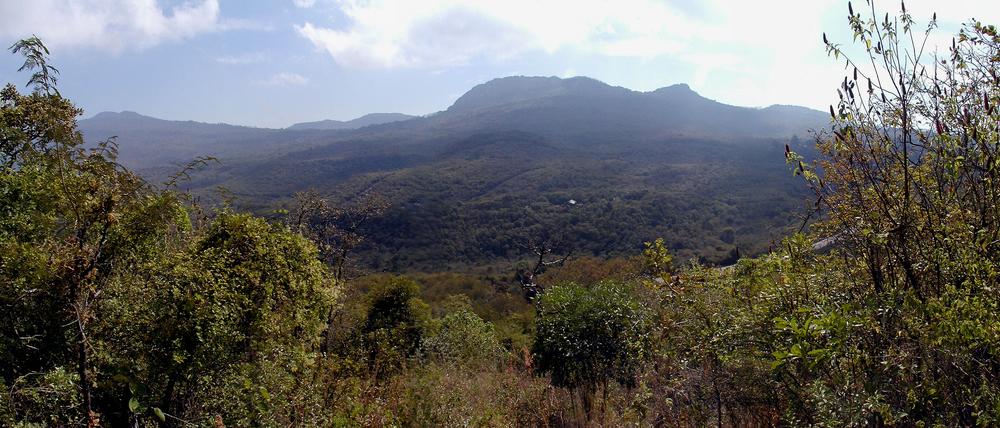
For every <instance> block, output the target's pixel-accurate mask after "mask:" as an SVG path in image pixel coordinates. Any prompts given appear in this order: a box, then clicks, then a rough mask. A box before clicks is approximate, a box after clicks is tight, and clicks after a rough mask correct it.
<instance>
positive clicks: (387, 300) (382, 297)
mask: <svg viewBox="0 0 1000 428" xmlns="http://www.w3.org/2000/svg"><path fill="white" fill-rule="evenodd" d="M419 296H420V286H419V285H418V284H417V283H416V282H414V281H413V280H411V279H409V278H405V277H401V276H397V277H391V278H388V279H387V280H386V281H384V282H380V283H378V284H376V285H375V286H374V288H373V289H372V290H371V291H370V292H369V293H368V295H367V311H366V312H367V315H366V316H365V320H364V322H363V323H362V325H361V328H360V331H359V333H360V334H361V340H362V343H363V348H364V353H365V355H364V358H365V360H366V361H367V362H368V365H369V369H370V370H371V371H372V372H373V373H374V374H375V375H376V376H377V377H382V376H387V375H390V374H392V373H395V372H396V371H397V370H399V369H400V368H402V367H403V366H404V365H405V364H406V360H407V359H408V358H409V357H411V356H413V355H414V354H416V352H417V351H418V350H419V349H420V344H421V341H422V339H423V335H424V332H425V330H426V328H427V323H428V322H429V320H430V307H429V306H428V305H427V304H426V303H424V301H423V300H421V299H420V297H419Z"/></svg>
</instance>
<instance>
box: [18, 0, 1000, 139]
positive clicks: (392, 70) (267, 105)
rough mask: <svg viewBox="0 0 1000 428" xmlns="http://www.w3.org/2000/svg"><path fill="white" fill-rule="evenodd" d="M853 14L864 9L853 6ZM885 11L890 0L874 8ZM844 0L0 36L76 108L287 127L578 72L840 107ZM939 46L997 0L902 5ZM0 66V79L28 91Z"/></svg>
mask: <svg viewBox="0 0 1000 428" xmlns="http://www.w3.org/2000/svg"><path fill="white" fill-rule="evenodd" d="M855 3H857V4H856V5H855V6H856V7H860V6H864V4H865V3H864V0H858V1H855ZM876 6H877V7H878V8H879V9H880V10H885V11H888V12H895V11H896V10H897V9H898V8H899V3H897V2H888V1H883V2H877V3H876ZM846 8H847V3H846V2H845V1H839V0H776V1H753V2H751V1H737V0H732V1H730V0H708V1H697V0H615V1H607V0H572V1H570V0H551V1H550V0H530V1H529V0H504V1H459V0H402V1H390V0H385V1H380V0H268V1H264V0H190V1H168V0H159V1H157V0H131V1H126V0H77V1H70V0H31V1H22V0H0V43H2V44H3V45H4V46H10V44H11V43H13V42H14V41H16V40H17V39H19V38H22V37H25V36H28V35H30V34H37V35H38V36H39V37H41V38H42V40H43V41H45V42H46V43H47V44H48V45H49V47H50V48H51V49H52V61H53V63H54V64H55V65H56V66H57V67H59V69H60V70H61V71H62V78H61V81H60V88H61V91H62V92H63V94H64V95H66V96H68V97H70V98H71V99H73V100H74V101H75V102H76V103H77V104H78V105H79V106H80V107H82V108H84V110H85V114H84V116H85V117H88V116H91V115H93V114H96V113H98V112H101V111H107V110H110V111H120V110H132V111H137V112H140V113H143V114H147V115H151V116H155V117H161V118H166V119H182V120H188V119H190V120H198V121H206V122H226V123H233V124H241V125H251V126H266V127H284V126H287V125H290V124H292V123H295V122H302V121H311V120H320V119H342V120H343V119H351V118H354V117H357V116H360V115H362V114H365V113H370V112H401V113H409V114H427V113H432V112H434V111H438V110H442V109H444V108H447V107H448V105H450V104H451V103H452V102H453V101H454V100H455V99H456V98H457V97H458V96H460V95H461V94H462V93H464V92H465V91H467V90H468V89H470V88H471V87H473V86H474V85H476V84H478V83H482V82H485V81H487V80H489V79H492V78H495V77H502V76H509V75H543V76H577V75H580V76H589V77H594V78H596V79H599V80H602V81H605V82H607V83H610V84H613V85H620V86H624V87H626V88H630V89H635V90H642V91H648V90H653V89H656V88H659V87H662V86H667V85H671V84H675V83H688V84H690V85H691V87H692V88H693V89H694V90H696V91H698V92H699V93H701V94H702V95H704V96H707V97H709V98H712V99H716V100H719V101H723V102H726V103H730V104H736V105H744V106H767V105H771V104H797V105H805V106H809V107H814V108H818V109H825V108H826V106H827V105H828V104H830V103H831V102H833V101H835V97H836V95H835V92H834V90H835V88H836V87H837V84H838V82H839V80H840V77H841V75H842V74H841V73H842V70H841V66H840V65H838V63H837V62H835V61H833V60H832V59H830V58H828V57H827V56H826V54H825V52H824V50H823V46H822V44H821V43H820V39H821V37H820V35H821V33H822V32H824V31H825V32H827V33H828V34H829V35H830V37H831V38H832V39H834V40H838V41H841V42H845V43H847V42H849V41H850V35H849V34H847V30H846V27H845V21H846ZM907 8H908V10H909V11H911V12H912V13H913V14H914V16H915V18H917V19H918V21H925V20H926V18H929V17H930V15H931V13H932V12H936V13H937V14H938V18H939V21H940V23H941V29H940V30H939V31H938V32H937V33H936V34H937V36H936V37H935V39H934V41H935V42H939V43H948V42H949V41H950V34H951V33H954V32H955V31H957V28H958V25H959V23H961V22H964V21H966V20H968V19H969V18H972V17H977V18H979V19H980V20H983V21H985V22H987V23H994V24H1000V2H997V1H995V0H990V1H949V2H947V3H944V4H940V2H935V1H931V0H920V1H916V0H914V1H910V2H907ZM18 66H19V60H18V58H16V57H13V56H11V55H0V81H2V82H14V83H18V84H23V82H24V81H25V80H26V76H24V75H19V74H17V73H16V72H15V71H16V69H17V67H18Z"/></svg>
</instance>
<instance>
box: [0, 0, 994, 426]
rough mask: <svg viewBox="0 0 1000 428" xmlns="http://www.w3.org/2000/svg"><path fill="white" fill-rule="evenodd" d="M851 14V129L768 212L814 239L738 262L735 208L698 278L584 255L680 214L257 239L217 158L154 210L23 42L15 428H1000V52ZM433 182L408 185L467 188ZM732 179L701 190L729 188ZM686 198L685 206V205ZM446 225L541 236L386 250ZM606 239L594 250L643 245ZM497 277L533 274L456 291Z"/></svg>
mask: <svg viewBox="0 0 1000 428" xmlns="http://www.w3.org/2000/svg"><path fill="white" fill-rule="evenodd" d="M846 12H848V13H847V17H846V18H847V19H846V23H847V25H848V26H849V28H850V29H851V30H852V35H853V41H852V42H851V43H849V44H844V45H842V44H838V41H836V40H832V39H828V37H827V36H826V34H823V35H822V42H823V45H822V46H823V47H825V49H826V52H827V53H828V54H829V55H830V56H831V58H833V59H834V60H835V61H836V63H837V65H836V66H840V65H841V64H843V65H845V68H844V70H845V76H844V78H843V81H842V82H841V84H840V87H839V88H838V90H837V93H838V94H839V99H837V100H835V101H836V102H835V103H834V104H833V105H831V106H830V111H829V124H828V125H826V126H825V127H824V128H822V129H818V130H816V132H815V133H814V134H813V135H812V138H813V140H814V143H815V147H803V145H804V143H803V144H789V145H785V146H784V148H783V151H784V155H783V156H784V162H785V164H786V166H787V168H786V170H785V174H786V175H787V176H790V177H794V179H795V180H796V183H797V185H798V186H800V193H799V195H801V196H802V197H803V198H806V199H807V201H808V203H807V206H808V207H809V210H810V211H809V213H808V214H807V215H806V216H805V221H804V222H802V223H801V227H799V226H800V224H799V219H798V218H797V217H796V215H794V214H791V213H773V214H772V213H769V211H768V210H769V209H771V208H773V206H770V207H769V206H755V207H756V209H758V210H760V211H762V212H763V213H762V214H759V215H760V216H762V217H769V216H778V217H779V218H780V219H782V221H783V222H784V223H791V224H790V225H787V226H786V228H785V229H783V231H784V232H785V236H784V237H783V238H782V239H780V240H779V241H776V242H774V243H767V242H764V240H765V239H767V238H765V237H764V236H763V234H762V235H761V236H757V237H753V235H752V234H749V233H748V234H741V233H739V228H740V226H741V225H739V224H733V225H728V229H725V230H724V232H723V233H721V234H720V233H717V232H716V230H717V229H719V228H720V226H726V224H725V223H724V221H722V220H719V219H716V218H708V217H711V216H715V215H720V214H725V211H726V210H727V209H728V210H736V209H737V208H733V207H727V206H724V205H726V204H725V203H723V202H718V203H719V204H720V205H718V206H714V205H711V204H708V205H707V207H706V208H705V211H704V212H703V216H705V217H706V218H703V219H699V218H691V219H679V220H678V221H677V222H676V223H677V224H678V227H681V228H683V229H684V230H685V235H684V239H685V240H697V237H696V233H691V231H692V230H694V231H703V232H704V231H707V230H711V236H706V237H704V239H703V240H702V241H700V242H701V243H699V242H693V243H691V244H690V245H685V246H683V248H684V249H685V252H684V254H677V251H676V250H677V249H678V248H680V247H679V246H678V245H672V244H671V243H672V242H678V241H677V240H676V238H675V237H671V236H669V235H667V234H668V233H669V231H670V227H665V228H662V229H657V230H662V231H664V232H665V236H663V237H662V238H661V239H650V240H648V242H636V243H631V244H616V245H617V246H615V247H614V251H603V250H605V249H600V248H582V249H581V248H579V246H576V247H574V245H573V242H574V241H575V240H577V239H582V238H580V237H579V236H578V235H584V234H588V233H594V232H593V231H592V229H593V226H591V225H589V224H588V219H589V218H592V217H596V216H601V215H604V216H607V217H609V219H608V220H607V221H606V222H605V223H603V224H608V223H607V222H609V221H612V220H615V221H621V225H622V226H621V227H623V228H626V227H630V226H628V224H626V221H625V220H622V218H625V217H628V216H633V217H643V218H647V217H655V216H661V215H664V214H663V213H666V212H667V211H668V210H667V208H666V207H662V206H660V207H658V206H657V204H654V203H650V202H649V199H644V198H645V194H644V193H642V192H641V191H639V190H635V189H628V188H626V189H625V190H626V192H625V193H629V192H631V191H633V190H634V191H635V192H636V193H635V194H634V195H633V196H626V198H625V201H589V200H588V199H587V195H583V196H577V195H568V194H567V195H565V196H564V197H565V198H567V201H562V200H560V201H559V203H560V204H562V205H560V206H565V204H566V203H568V198H579V200H580V202H581V203H586V202H595V204H597V203H600V205H599V206H604V205H605V203H606V204H607V206H608V207H610V208H608V209H604V210H594V211H590V212H588V213H587V214H586V215H585V216H577V217H574V215H572V214H565V213H560V212H546V210H547V209H549V208H545V207H546V205H544V204H539V207H542V208H540V209H538V210H537V211H536V217H535V219H534V220H535V223H534V224H515V223H514V222H516V221H520V220H517V219H511V220H510V222H511V223H509V224H508V223H500V224H482V223H484V222H485V221H486V219H484V218H479V219H477V218H475V216H474V215H471V214H465V213H461V214H456V213H451V214H447V215H434V213H433V212H429V213H425V214H424V215H426V216H427V217H426V221H419V222H416V223H415V224H405V223H401V222H395V223H393V222H392V221H391V218H392V217H391V216H392V215H393V213H394V212H398V211H393V208H392V205H391V202H390V200H387V199H385V198H382V197H380V196H379V195H377V194H371V195H368V194H365V197H364V198H359V199H356V200H354V201H353V202H352V203H350V204H345V203H344V201H343V200H341V199H336V198H331V197H329V196H328V195H325V194H321V193H318V192H314V191H300V192H298V193H297V194H296V195H295V196H294V197H293V198H290V199H287V200H283V201H281V203H280V204H278V205H280V209H276V210H269V211H267V212H266V213H264V214H262V213H261V211H259V210H256V211H255V210H250V209H245V208H241V206H240V205H239V204H237V203H234V201H233V200H232V199H231V198H228V197H227V195H226V194H222V195H220V196H219V197H217V198H211V199H208V198H204V197H202V196H201V195H199V194H195V193H192V192H190V191H188V190H186V187H185V186H187V185H188V184H190V183H192V182H195V181H197V180H199V179H198V178H197V177H198V173H199V172H200V171H202V170H203V169H204V168H206V167H210V166H211V165H212V164H214V163H215V158H213V157H211V156H204V157H197V158H194V159H192V160H191V161H190V162H189V163H188V164H187V165H186V166H185V167H183V168H181V169H179V170H177V171H174V172H172V173H169V174H162V177H161V178H162V182H159V181H154V180H151V179H147V178H144V177H143V176H142V175H140V174H139V173H137V172H136V171H133V170H131V169H129V168H127V167H125V166H123V165H122V164H121V163H120V162H119V159H118V151H119V147H118V142H117V141H115V139H108V140H106V141H103V142H101V143H100V144H88V143H85V142H84V136H83V134H82V133H81V131H80V129H79V128H78V117H79V116H80V115H81V113H82V111H81V110H80V109H79V108H78V107H76V106H75V105H74V103H73V102H72V101H71V100H69V99H66V98H64V97H63V96H62V95H61V94H60V92H59V86H58V78H59V71H58V69H57V68H56V67H55V66H54V64H52V63H51V62H50V59H49V51H48V49H47V48H46V46H45V45H44V44H43V41H42V40H40V39H38V38H36V37H32V38H27V39H24V40H21V41H19V42H17V43H16V44H14V45H13V46H11V47H10V51H11V53H12V54H13V55H16V56H18V57H19V58H23V61H24V62H23V66H22V67H21V70H19V71H21V72H22V74H21V75H23V76H24V77H25V80H26V81H27V86H26V88H27V90H22V89H20V88H19V85H17V84H14V83H8V84H7V85H6V86H5V87H4V88H3V90H2V92H0V332H2V334H0V425H2V426H11V427H35V426H58V427H63V426H66V427H69V426H87V427H98V426H133V427H140V426H141V427H154V426H169V427H188V426H206V427H224V426H232V427H242V426H268V427H270V426H324V427H325V426H555V427H563V426H831V427H832V426H994V425H998V424H1000V317H997V314H998V313H1000V293H998V292H997V287H998V286H1000V204H998V199H1000V111H998V110H1000V107H998V105H1000V33H998V30H997V28H996V27H994V26H993V25H989V24H987V23H983V22H979V21H976V20H972V21H970V22H969V23H967V24H966V25H964V26H963V28H962V30H961V32H960V33H958V34H956V35H954V39H953V40H954V41H953V43H952V44H951V45H950V46H948V47H947V51H946V52H939V53H937V54H932V53H929V52H928V51H925V50H924V48H923V46H924V40H926V39H927V38H928V37H930V35H932V34H934V32H935V31H937V30H936V26H937V23H936V17H931V19H930V20H929V21H927V22H924V21H919V20H918V19H917V18H914V17H912V16H911V15H910V14H909V13H908V12H907V11H906V7H905V4H904V5H903V6H902V7H901V9H900V11H899V12H898V14H895V15H894V16H890V15H889V14H885V15H884V16H883V14H882V13H881V12H880V11H877V10H876V9H875V8H874V6H871V7H869V5H866V7H865V8H863V9H861V8H856V7H855V6H854V5H851V4H850V3H848V7H847V11H846ZM817 38H818V37H817ZM859 52H860V54H861V56H860V57H859V56H858V55H857V53H859ZM852 55H853V56H852ZM800 137H803V138H804V137H805V136H800ZM476 138H478V140H477V141H478V142H481V143H482V146H478V147H479V148H478V150H485V151H489V152H494V151H501V152H502V148H503V147H504V146H503V145H495V144H492V143H495V142H496V141H511V140H517V139H518V138H522V137H520V136H515V137H510V136H504V135H500V136H497V135H490V136H482V135H481V136H479V137H476ZM678 144H679V143H678ZM533 147H535V149H537V147H536V146H533ZM779 147H780V146H779ZM516 148H517V146H515V149H516ZM480 155H481V153H480ZM501 155H502V154H496V155H494V156H501ZM774 155H775V156H776V157H778V158H779V159H780V158H781V156H782V154H781V150H777V151H775V152H774ZM463 156H466V157H465V158H463V159H464V161H465V162H467V165H466V167H468V168H475V165H476V163H475V162H476V159H477V157H476V156H478V155H476V154H475V153H472V154H463ZM719 156H721V157H723V158H726V157H730V158H731V159H735V158H737V157H739V156H738V155H736V154H734V152H729V153H726V152H722V153H720V154H719ZM453 165H463V164H462V163H461V162H458V163H455V164H453ZM743 166H747V165H743ZM434 167H435V164H429V165H425V166H423V167H422V168H425V170H419V169H418V170H416V171H415V172H411V173H413V174H418V175H421V176H422V177H426V180H411V181H399V182H396V183H397V184H398V183H402V182H405V183H425V184H426V185H427V186H431V187H433V186H447V185H449V184H448V182H449V180H450V179H451V178H454V177H460V176H463V171H461V170H459V171H450V172H447V173H446V174H443V175H434V174H432V172H433V171H432V169H433V168H434ZM644 168H645V167H644ZM596 170H598V169H595V170H591V172H592V171H596ZM646 171H647V172H648V173H649V174H655V172H656V171H655V170H654V169H648V170H646ZM723 174H727V171H724V170H719V169H715V170H707V171H698V172H697V174H693V175H685V176H684V177H685V178H691V177H698V179H703V180H708V181H709V182H716V183H725V184H726V185H730V186H735V183H734V182H733V181H731V180H730V181H727V180H721V181H713V180H720V179H719V175H723ZM761 176H762V177H770V175H769V174H761ZM435 177H436V178H437V179H439V180H440V181H439V182H436V181H432V179H433V178H435ZM670 177H671V175H670V174H669V173H665V174H663V175H662V176H660V177H658V179H659V180H661V183H662V185H663V187H664V188H665V190H664V192H669V191H671V190H676V188H675V186H677V188H679V187H680V186H682V185H683V183H680V184H678V183H670ZM584 179H585V180H590V179H592V180H594V181H595V182H597V181H601V180H602V179H603V178H602V177H600V176H596V177H585V178H584ZM390 184H391V183H390ZM625 184H627V183H623V185H625ZM551 185H552V186H554V187H555V188H558V187H559V184H558V183H553V184H551ZM584 187H586V186H584ZM726 190H727V189H720V190H719V193H718V194H710V195H705V196H704V198H706V199H708V200H711V199H713V198H721V197H723V196H721V195H723V194H724V193H726ZM394 191H395V192H398V193H405V192H408V191H413V192H418V193H419V192H420V191H421V189H411V188H407V187H402V186H401V187H397V188H396V189H395V190H394ZM362 193H364V192H362ZM681 195H683V194H681ZM781 195H782V196H781V197H782V198H791V196H789V195H788V194H785V193H781ZM393 200H395V199H393ZM643 201H645V202H643ZM495 202H496V201H495V200H491V199H484V200H479V201H477V202H476V203H477V204H490V203H495ZM612 202H614V203H617V204H620V205H619V206H616V207H612V206H611V205H612ZM673 202H674V203H675V204H684V203H685V201H684V200H683V198H682V197H681V196H677V197H676V199H674V200H673ZM573 203H574V204H575V203H576V199H574V202H573ZM792 205H795V204H794V203H791V202H789V201H788V200H787V199H783V200H782V201H780V202H776V203H775V206H779V207H781V208H788V207H790V206H792ZM734 206H736V205H734ZM501 208H502V207H501ZM501 211H502V210H501ZM386 218H389V219H390V220H386ZM431 219H435V221H460V222H463V225H461V227H457V228H456V229H454V230H457V231H462V230H466V231H475V233H478V234H480V235H484V236H486V235H496V234H502V233H505V232H509V231H510V230H512V229H516V230H517V232H518V233H524V234H525V235H524V236H521V235H517V236H514V235H512V237H511V238H510V239H509V240H506V241H504V240H500V241H499V242H501V243H500V244H497V245H499V246H498V247H497V248H488V247H483V246H478V247H475V248H474V249H469V248H459V247H457V245H458V244H454V243H453V242H444V243H439V244H440V245H442V248H443V249H442V248H437V249H433V250H427V251H425V252H422V253H420V254H415V255H410V256H405V255H404V256H398V255H397V254H388V253H390V252H391V251H392V249H390V248H386V247H379V246H377V245H376V246H369V247H365V245H367V244H366V243H368V242H371V241H373V240H377V239H378V236H379V234H404V233H406V228H418V227H426V228H430V229H433V228H436V227H439V226H438V225H436V224H434V223H432V222H431ZM442 219H443V220H442ZM464 223H468V224H464ZM386 225H395V226H394V227H397V229H392V228H388V227H387V226H386ZM748 230H749V229H748ZM598 233H603V234H606V235H601V236H599V237H597V238H593V237H590V238H589V239H590V241H588V242H599V241H602V240H604V241H610V240H613V239H622V240H630V239H637V238H638V237H639V236H641V234H640V233H638V232H635V231H633V230H621V231H620V233H619V234H618V236H611V232H608V231H604V230H601V231H599V232H598ZM449 236H450V237H451V238H452V239H454V242H463V241H465V240H469V241H475V240H476V239H477V237H476V236H451V235H449ZM741 236H749V237H747V238H745V239H748V240H753V241H754V243H753V244H752V245H751V243H748V244H747V245H749V246H750V247H745V248H753V249H754V250H755V251H754V252H753V253H752V254H747V253H744V254H740V253H739V250H736V248H737V246H736V244H735V242H737V241H738V240H739V239H741ZM514 241H517V242H520V243H521V244H523V246H522V247H519V248H511V246H512V245H513V244H511V242H514ZM490 242H494V241H490ZM704 242H707V243H708V244H704ZM423 244H425V242H424V241H422V242H420V243H417V244H414V245H413V247H419V245H423ZM630 246H631V247H634V248H636V250H635V251H634V252H632V253H629V252H628V251H627V249H628V248H630ZM700 248H708V250H707V251H708V252H710V253H711V254H697V251H698V250H699V249H700ZM574 249H576V250H575V251H574ZM475 251H479V252H484V253H488V254H491V255H496V254H503V255H504V256H509V257H515V258H519V260H518V263H517V264H516V266H515V268H514V269H512V270H513V271H510V272H501V271H500V270H499V269H498V268H497V266H496V265H492V266H490V267H489V269H486V268H482V267H481V268H482V269H474V268H469V269H464V270H463V269H448V268H450V267H455V266H459V265H463V264H464V265H468V264H469V263H472V262H475V261H476V260H480V259H481V258H480V256H481V254H473V255H471V256H469V254H471V252H475ZM508 252H510V253H511V254H507V253H508ZM378 257H383V258H385V260H372V258H378ZM432 257H454V259H447V260H436V261H435V260H428V259H429V258H432ZM707 260H713V261H718V262H719V263H711V264H710V263H707V262H706V261H707ZM394 263H395V265H400V266H396V267H397V268H398V269H394V268H392V267H393V266H394ZM372 266H376V267H379V268H384V269H372ZM387 266H388V267H389V268H386V267H387ZM413 266H419V267H423V268H427V269H424V270H413V269H411V270H408V271H406V272H403V270H405V269H403V268H406V267H410V268H412V267H413ZM431 268H434V269H431Z"/></svg>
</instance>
